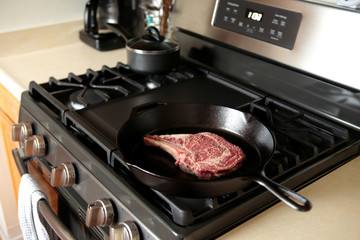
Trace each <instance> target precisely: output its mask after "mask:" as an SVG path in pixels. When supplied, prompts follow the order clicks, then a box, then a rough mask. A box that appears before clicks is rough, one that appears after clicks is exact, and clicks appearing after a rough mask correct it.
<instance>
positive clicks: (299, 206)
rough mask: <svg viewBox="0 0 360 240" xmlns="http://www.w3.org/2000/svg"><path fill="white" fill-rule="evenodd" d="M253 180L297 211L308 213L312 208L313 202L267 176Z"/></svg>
mask: <svg viewBox="0 0 360 240" xmlns="http://www.w3.org/2000/svg"><path fill="white" fill-rule="evenodd" d="M251 180H253V181H255V182H257V183H258V184H260V185H261V186H263V187H265V188H266V189H267V190H268V191H269V192H271V193H272V194H273V195H274V196H276V197H277V198H278V199H279V200H281V201H282V202H284V203H285V204H286V205H288V206H290V207H291V208H293V209H295V210H297V211H301V212H306V211H309V210H310V209H311V207H312V204H311V202H310V201H309V200H308V199H306V198H305V197H303V196H301V195H300V194H298V193H296V192H295V191H293V190H291V189H289V188H287V187H285V186H283V185H280V184H278V183H276V182H274V181H272V180H271V179H269V178H267V177H265V176H261V177H252V178H251Z"/></svg>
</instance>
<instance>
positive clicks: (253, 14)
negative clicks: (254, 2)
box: [245, 8, 264, 22]
mask: <svg viewBox="0 0 360 240" xmlns="http://www.w3.org/2000/svg"><path fill="white" fill-rule="evenodd" d="M263 16H264V13H262V12H259V11H255V10H253V9H250V8H247V9H246V11H245V17H246V18H248V19H251V20H254V21H257V22H261V20H262V18H263Z"/></svg>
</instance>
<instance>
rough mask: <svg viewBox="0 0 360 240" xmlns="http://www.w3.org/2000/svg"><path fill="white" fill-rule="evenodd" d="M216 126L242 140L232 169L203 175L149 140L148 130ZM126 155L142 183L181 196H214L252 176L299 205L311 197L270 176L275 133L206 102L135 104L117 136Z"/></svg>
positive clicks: (233, 140) (237, 142) (215, 129)
mask: <svg viewBox="0 0 360 240" xmlns="http://www.w3.org/2000/svg"><path fill="white" fill-rule="evenodd" d="M203 131H207V132H212V133H215V134H218V135H220V136H222V137H223V138H225V139H226V140H228V141H229V142H231V143H233V144H235V145H237V146H239V147H240V148H241V149H242V150H243V152H244V153H245V155H246V159H245V161H244V164H243V166H242V167H241V168H240V169H239V170H238V171H235V172H234V173H231V174H229V175H226V176H223V177H220V178H215V179H211V180H200V179H198V178H197V177H196V176H193V175H192V174H188V173H185V172H183V171H182V170H180V168H178V167H177V166H175V164H174V162H175V160H174V159H173V158H172V157H171V156H170V155H169V154H167V153H166V152H164V151H162V150H161V149H158V148H156V147H149V146H145V145H144V143H143V137H144V136H145V135H147V134H175V133H198V132H203ZM117 141H118V142H117V144H118V147H119V149H120V151H121V153H122V154H123V156H122V157H123V160H124V161H125V164H126V165H127V166H128V167H129V169H130V171H131V172H132V173H133V175H134V176H135V177H136V178H137V179H138V180H140V181H141V182H142V183H144V184H146V185H148V186H149V187H151V188H153V189H155V190H158V191H160V192H163V193H166V194H170V195H176V196H182V197H192V198H198V197H215V196H220V195H224V194H229V193H233V192H236V191H239V190H241V189H243V188H244V187H246V186H249V185H250V183H252V182H257V183H258V184H260V185H262V186H263V187H265V188H266V189H267V190H269V191H270V192H271V193H272V194H274V195H275V196H276V197H277V198H278V199H280V200H281V201H283V202H285V203H286V204H287V205H289V206H290V207H292V208H294V209H296V210H299V211H308V210H310V209H311V203H310V201H309V200H307V199H306V198H304V197H302V196H301V195H299V194H297V193H296V192H294V191H292V190H290V189H288V188H286V187H284V186H282V185H279V184H277V183H275V182H273V181H272V180H270V179H268V178H267V177H266V176H265V174H264V171H263V169H264V166H265V164H266V163H267V162H268V161H269V159H270V158H271V156H272V154H273V151H274V149H275V141H274V138H273V135H272V133H271V132H270V131H269V130H268V128H267V127H265V126H264V125H263V124H262V123H261V122H259V121H258V120H256V119H255V117H254V116H253V115H251V114H249V113H244V112H241V111H238V110H235V109H232V108H228V107H223V106H218V105H207V104H158V103H154V104H149V105H143V106H140V107H137V108H135V109H134V110H133V112H132V114H131V116H130V118H129V120H128V121H127V122H126V123H125V124H124V126H123V127H122V128H121V129H120V131H119V133H118V138H117Z"/></svg>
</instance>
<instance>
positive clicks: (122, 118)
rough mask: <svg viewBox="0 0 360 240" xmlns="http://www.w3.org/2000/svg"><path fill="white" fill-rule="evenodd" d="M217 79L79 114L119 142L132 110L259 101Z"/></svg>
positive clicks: (195, 81) (180, 84)
mask: <svg viewBox="0 0 360 240" xmlns="http://www.w3.org/2000/svg"><path fill="white" fill-rule="evenodd" d="M216 80H218V79H216V78H211V77H210V76H207V75H205V74H204V75H201V76H198V77H196V78H192V79H186V80H183V81H180V82H178V83H176V84H172V85H167V86H163V87H161V88H159V89H154V90H152V91H149V92H147V93H146V94H138V95H134V96H131V97H129V98H124V99H115V100H113V101H109V102H107V103H105V104H101V105H96V106H93V107H90V108H87V109H82V110H79V111H78V112H77V113H78V114H79V115H80V116H81V117H82V118H84V119H86V121H87V122H89V124H91V125H93V126H96V128H97V129H98V130H99V131H100V132H102V133H103V134H104V136H105V137H107V138H108V139H109V140H110V141H112V142H116V137H117V132H118V131H119V129H120V128H121V126H122V125H123V124H124V123H125V122H126V121H127V120H128V118H129V117H130V113H131V111H132V110H133V108H136V107H138V106H142V105H144V104H149V105H150V104H151V103H156V102H166V103H207V104H217V105H222V106H228V107H232V108H237V107H240V106H242V105H246V104H249V103H250V102H252V101H254V100H257V99H260V98H261V97H260V95H257V94H255V93H252V92H246V91H244V90H242V89H240V88H239V89H236V87H235V86H233V87H232V88H231V87H227V86H224V85H222V84H220V83H219V82H217V81H216Z"/></svg>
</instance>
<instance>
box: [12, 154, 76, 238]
mask: <svg viewBox="0 0 360 240" xmlns="http://www.w3.org/2000/svg"><path fill="white" fill-rule="evenodd" d="M12 155H13V157H14V160H15V163H16V166H17V168H18V170H19V172H20V175H21V176H22V175H24V174H26V173H28V169H27V167H26V165H25V162H24V161H26V160H31V158H28V157H23V156H24V154H23V150H22V149H21V148H20V149H19V148H15V149H12ZM39 211H40V213H41V215H42V216H43V217H44V218H45V219H46V222H47V223H48V224H49V225H50V227H51V228H52V229H53V230H54V232H55V233H56V235H57V236H58V237H59V238H60V239H70V240H76V238H75V237H74V236H73V234H72V233H71V232H70V230H69V229H67V227H66V226H65V225H64V224H63V223H62V222H61V221H60V219H59V218H58V216H57V215H56V214H55V213H54V212H53V210H52V209H51V207H50V206H49V203H48V202H47V201H46V200H45V199H41V200H40V201H39Z"/></svg>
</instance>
